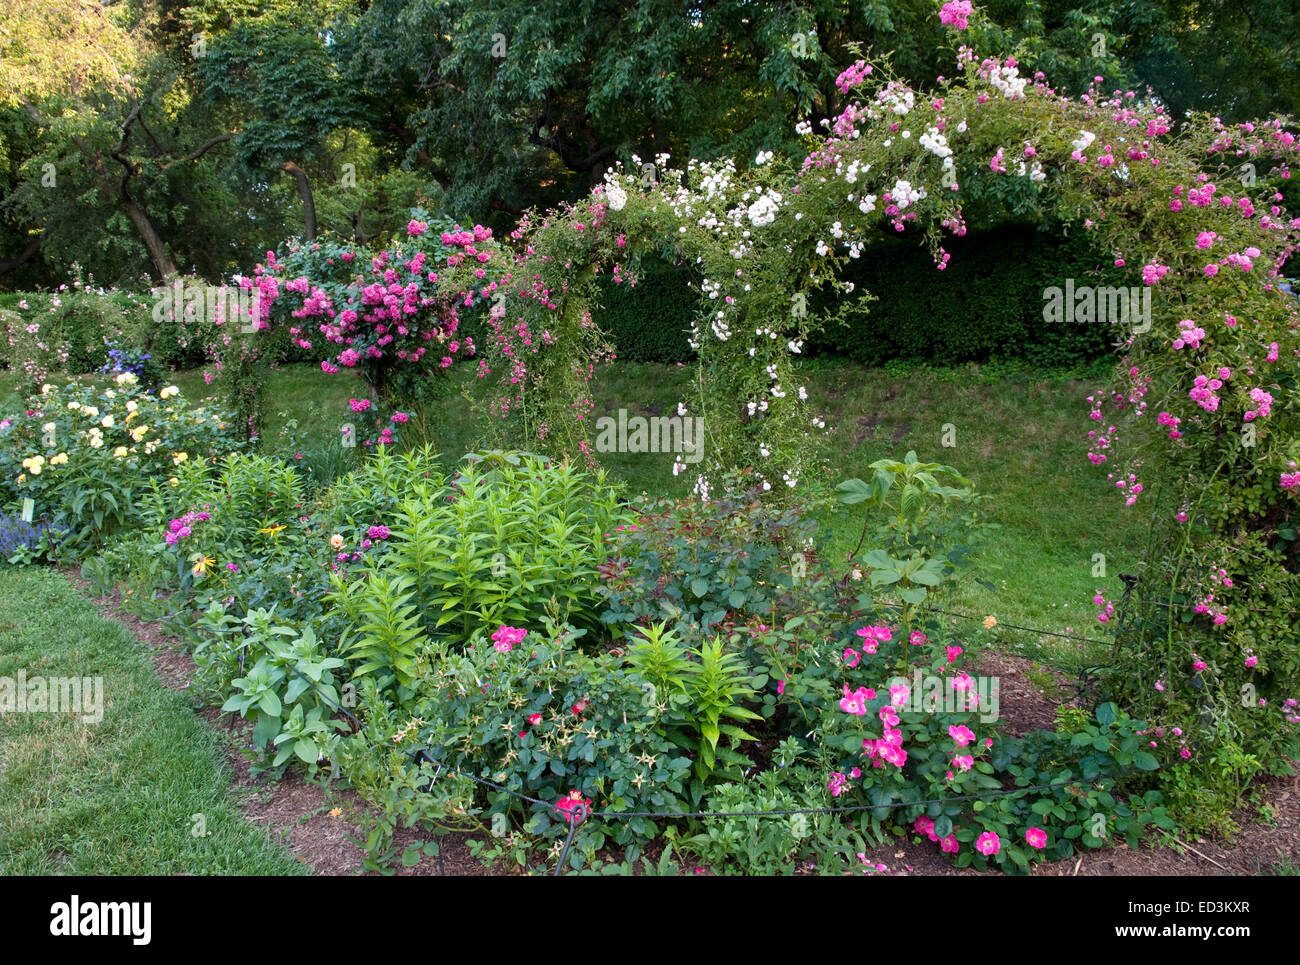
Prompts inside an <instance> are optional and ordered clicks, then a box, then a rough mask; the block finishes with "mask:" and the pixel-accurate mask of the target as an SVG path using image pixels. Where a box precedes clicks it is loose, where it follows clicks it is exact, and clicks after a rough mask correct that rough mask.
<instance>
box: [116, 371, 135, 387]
mask: <svg viewBox="0 0 1300 965" xmlns="http://www.w3.org/2000/svg"><path fill="white" fill-rule="evenodd" d="M113 381H115V382H116V383H117V384H118V385H135V383H136V382H137V381H138V379H136V377H135V376H134V375H133V374H132V373H130V372H123V373H122V374H121V375H119V376H118V377H117V378H116V379H114V380H113Z"/></svg>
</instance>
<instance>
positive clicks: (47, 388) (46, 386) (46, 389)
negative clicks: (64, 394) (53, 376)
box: [41, 382, 54, 395]
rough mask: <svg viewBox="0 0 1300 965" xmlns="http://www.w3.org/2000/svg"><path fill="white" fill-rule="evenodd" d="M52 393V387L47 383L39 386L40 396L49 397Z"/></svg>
mask: <svg viewBox="0 0 1300 965" xmlns="http://www.w3.org/2000/svg"><path fill="white" fill-rule="evenodd" d="M53 391H54V386H52V385H51V384H50V383H49V382H46V383H45V384H44V385H42V386H41V395H49V394H50V393H51V392H53Z"/></svg>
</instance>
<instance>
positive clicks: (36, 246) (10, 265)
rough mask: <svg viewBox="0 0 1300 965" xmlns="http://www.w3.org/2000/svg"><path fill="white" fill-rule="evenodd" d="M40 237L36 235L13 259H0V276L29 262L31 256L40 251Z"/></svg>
mask: <svg viewBox="0 0 1300 965" xmlns="http://www.w3.org/2000/svg"><path fill="white" fill-rule="evenodd" d="M41 237H42V236H41V235H37V236H36V237H35V238H33V239H32V240H31V241H29V242H27V246H26V247H25V248H23V250H22V251H20V252H19V253H18V254H17V255H15V256H14V257H13V258H0V275H7V274H9V272H11V271H13V270H14V269H15V268H21V267H22V266H23V265H25V264H27V262H29V261H31V259H32V255H34V254H36V252H38V251H40V250H41Z"/></svg>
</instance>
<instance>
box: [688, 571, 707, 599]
mask: <svg viewBox="0 0 1300 965" xmlns="http://www.w3.org/2000/svg"><path fill="white" fill-rule="evenodd" d="M691 592H692V593H694V594H695V595H696V596H698V597H703V596H705V595H706V594H707V593H708V592H709V584H708V581H707V580H705V579H704V578H702V577H699V576H697V577H696V578H695V579H693V580H691Z"/></svg>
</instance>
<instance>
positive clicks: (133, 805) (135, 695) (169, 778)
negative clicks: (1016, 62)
mask: <svg viewBox="0 0 1300 965" xmlns="http://www.w3.org/2000/svg"><path fill="white" fill-rule="evenodd" d="M0 613H2V614H4V615H3V616H2V617H0V678H11V679H16V678H17V677H18V674H19V671H23V672H25V674H26V677H27V679H28V681H29V682H30V681H31V680H32V678H34V677H36V676H38V675H39V676H40V677H42V678H45V679H47V680H48V678H51V677H72V676H76V677H92V678H93V677H102V678H103V691H102V694H103V703H102V709H103V717H102V719H101V720H100V721H98V722H97V723H96V722H87V721H85V720H84V719H83V717H84V716H85V715H82V714H77V713H72V712H66V713H49V712H45V713H37V712H27V713H4V714H0V874H5V875H19V874H25V875H30V874H79V875H105V874H110V875H171V874H178V873H185V874H193V875H213V874H215V875H285V874H304V873H306V871H307V869H305V868H304V867H303V866H302V865H301V864H299V863H298V862H297V861H296V860H295V859H294V858H293V857H292V855H291V854H290V853H289V852H288V850H287V849H286V848H284V847H283V846H282V845H281V844H280V843H278V842H277V841H274V840H272V839H271V838H270V837H268V836H267V834H266V832H265V831H264V830H262V829H260V828H258V827H255V826H253V825H251V824H249V823H248V822H247V821H245V819H244V818H243V816H242V815H241V813H240V811H239V808H238V806H237V805H236V802H235V801H234V800H233V799H232V797H231V795H230V792H229V778H230V773H229V771H228V769H227V767H226V765H225V761H224V754H223V752H222V749H221V747H220V746H219V743H218V739H217V736H216V734H215V732H214V731H213V730H212V729H211V728H210V727H209V726H208V725H207V723H206V722H205V721H204V720H203V719H202V718H200V717H198V716H196V715H195V713H194V711H193V708H192V706H191V702H190V700H189V697H188V695H187V694H184V693H178V692H176V691H174V690H172V689H170V688H168V687H166V686H164V685H163V684H162V682H161V681H160V680H159V679H158V677H157V675H156V673H155V672H154V669H153V666H152V664H151V663H150V661H149V659H148V656H147V654H146V652H145V649H144V646H143V644H142V643H141V642H140V641H139V640H137V639H136V638H135V637H133V636H132V635H131V634H130V632H129V631H128V630H127V629H126V628H125V627H123V626H122V625H121V624H118V623H115V622H112V621H110V620H106V619H104V618H103V617H101V616H100V615H99V613H98V612H97V611H96V609H95V607H94V605H93V604H92V603H91V602H90V601H89V600H87V599H86V598H84V597H82V596H80V595H78V594H77V592H76V591H75V589H74V588H73V587H72V585H71V584H70V583H69V582H68V581H67V580H66V579H65V578H64V577H63V576H61V575H59V574H58V573H55V572H51V571H49V570H45V569H37V568H27V569H13V568H3V569H0ZM83 706H84V705H83ZM90 716H93V714H92V715H90ZM196 815H202V821H203V823H204V825H205V826H206V831H207V834H206V835H205V836H196V835H195V834H193V833H192V832H193V831H194V830H195V829H196V827H197V821H198V819H196V817H195V816H196Z"/></svg>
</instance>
